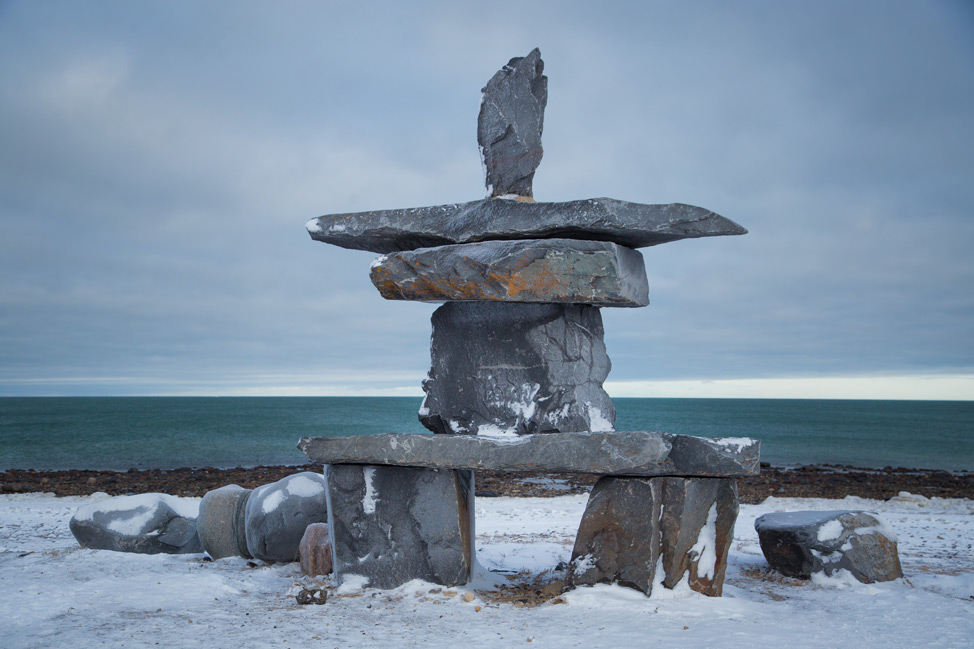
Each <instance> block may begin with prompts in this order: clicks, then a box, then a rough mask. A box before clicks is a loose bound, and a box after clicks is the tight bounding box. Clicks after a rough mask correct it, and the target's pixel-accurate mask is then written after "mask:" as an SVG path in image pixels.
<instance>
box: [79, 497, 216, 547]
mask: <svg viewBox="0 0 974 649" xmlns="http://www.w3.org/2000/svg"><path fill="white" fill-rule="evenodd" d="M197 511H198V510H197V506H196V503H195V502H187V501H185V500H183V499H180V498H176V497H175V496H169V495H167V494H159V493H146V494H139V495H137V496H117V497H115V498H111V499H109V500H104V501H100V502H95V503H91V504H89V505H84V506H82V507H79V508H78V511H77V512H76V513H75V515H74V516H73V517H72V518H71V521H70V523H69V527H70V528H71V533H72V534H74V538H75V539H77V540H78V543H80V544H81V545H82V546H84V547H86V548H93V549H96V550H116V551H118V552H138V553H141V554H160V553H166V554H194V553H197V552H202V551H203V546H202V545H201V544H200V539H199V536H198V535H197V533H196V514H197Z"/></svg>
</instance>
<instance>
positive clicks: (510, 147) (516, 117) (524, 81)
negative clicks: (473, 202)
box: [477, 48, 548, 196]
mask: <svg viewBox="0 0 974 649" xmlns="http://www.w3.org/2000/svg"><path fill="white" fill-rule="evenodd" d="M543 72H544V61H542V60H541V52H540V51H539V50H538V49H537V48H535V49H533V50H531V53H530V54H528V55H527V56H524V57H515V58H513V59H511V60H510V61H509V62H508V64H507V65H505V66H504V67H503V68H501V69H500V70H499V71H498V72H497V74H495V75H494V76H493V77H492V78H491V80H490V81H488V82H487V85H486V86H485V87H484V89H483V98H482V99H481V102H480V116H479V117H478V119H477V144H478V145H479V147H480V155H481V159H482V160H483V163H484V170H485V172H486V174H487V193H488V194H489V195H491V196H504V195H506V194H514V195H517V196H531V195H532V194H531V182H532V181H533V180H534V171H535V169H537V168H538V165H539V164H541V156H542V155H543V153H544V152H543V151H542V149H541V131H542V130H543V129H544V109H545V105H546V104H547V103H548V77H546V76H544V74H543Z"/></svg>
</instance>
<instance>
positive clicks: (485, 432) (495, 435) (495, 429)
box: [477, 424, 523, 444]
mask: <svg viewBox="0 0 974 649" xmlns="http://www.w3.org/2000/svg"><path fill="white" fill-rule="evenodd" d="M477 437H486V438H487V439H489V440H491V441H494V442H500V443H502V444H508V443H511V442H520V441H523V440H522V439H521V437H520V436H519V435H518V434H517V430H515V429H514V428H513V427H512V428H501V427H500V426H498V425H496V424H483V425H482V426H480V427H479V428H477Z"/></svg>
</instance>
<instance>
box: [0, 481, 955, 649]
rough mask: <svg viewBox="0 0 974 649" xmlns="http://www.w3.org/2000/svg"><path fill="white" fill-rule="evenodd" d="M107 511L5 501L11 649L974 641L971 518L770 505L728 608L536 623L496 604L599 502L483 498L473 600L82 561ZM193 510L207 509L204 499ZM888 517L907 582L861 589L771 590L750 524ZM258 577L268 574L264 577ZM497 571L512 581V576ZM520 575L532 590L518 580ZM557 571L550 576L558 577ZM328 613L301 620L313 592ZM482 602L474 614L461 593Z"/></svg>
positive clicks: (189, 565) (795, 583)
mask: <svg viewBox="0 0 974 649" xmlns="http://www.w3.org/2000/svg"><path fill="white" fill-rule="evenodd" d="M103 499H104V496H103V495H102V496H97V497H96V496H92V497H83V498H82V497H69V498H56V497H54V496H53V495H47V494H16V495H2V496H0V611H3V615H2V616H0V637H2V638H3V642H2V644H3V646H4V647H8V648H10V649H18V648H22V647H63V646H113V647H120V646H125V647H156V646H157V645H156V643H159V645H158V646H206V647H211V648H214V649H220V648H223V647H226V648H230V647H233V648H236V647H241V646H244V647H247V646H281V647H292V648H298V647H316V648H328V649H330V648H331V647H356V648H371V647H385V646H393V645H395V646H397V647H424V648H425V647H430V646H440V645H442V644H444V643H445V642H447V641H449V640H450V639H452V638H462V639H463V642H464V643H469V644H470V645H471V646H477V647H508V646H511V645H515V646H517V645H521V646H523V645H524V644H525V643H527V642H528V641H529V640H531V645H530V646H531V647H532V648H534V647H558V648H559V649H562V648H569V647H585V648H586V649H589V648H597V647H612V648H614V649H617V648H619V647H667V648H673V647H676V648H679V649H699V648H702V647H712V646H716V645H718V644H719V646H721V647H725V648H729V649H734V648H747V649H758V648H761V647H775V648H777V647H781V646H788V647H789V649H792V648H796V649H800V648H804V647H827V646H840V645H843V646H844V645H846V644H848V642H849V638H850V637H853V638H854V639H855V644H856V645H857V646H862V647H864V648H866V649H870V648H874V647H875V648H879V647H882V648H883V649H886V648H888V647H901V646H909V647H944V648H951V647H965V648H966V647H968V646H970V637H971V635H972V633H974V603H972V600H971V597H972V595H974V550H972V547H974V546H972V539H974V501H970V500H962V499H940V498H929V499H924V501H923V502H924V504H923V505H922V506H918V505H917V502H918V501H917V500H916V499H914V498H900V499H891V500H890V501H886V502H883V501H875V500H864V499H860V498H854V497H848V498H844V499H842V500H823V499H785V498H781V499H779V498H769V499H768V500H767V501H765V502H764V503H761V504H760V505H742V506H741V512H740V515H739V517H738V521H737V526H736V528H735V533H734V540H733V544H732V546H731V551H730V560H729V564H728V570H727V580H726V582H725V585H724V597H721V598H707V597H703V596H701V595H699V594H697V593H693V592H692V591H689V589H684V588H682V585H681V586H680V587H678V588H677V589H676V590H674V591H667V592H663V591H662V590H661V589H659V588H657V589H656V592H654V596H653V598H646V597H644V596H643V595H642V594H641V593H638V592H637V591H634V590H631V589H627V588H623V587H620V586H608V585H599V586H595V587H591V588H580V589H577V590H575V591H572V592H571V593H568V594H567V595H565V596H564V597H561V598H559V599H556V600H552V601H550V602H549V603H547V604H544V605H541V606H538V607H524V608H521V607H517V606H514V605H512V604H508V603H501V602H497V601H492V600H491V597H490V595H491V592H492V589H496V588H497V587H496V585H494V584H497V583H498V582H501V583H505V582H507V581H508V579H507V577H505V576H504V575H508V576H512V577H514V579H515V581H516V582H518V583H523V582H530V581H531V580H532V579H534V578H536V577H538V576H539V575H540V576H542V577H544V576H546V575H553V576H563V574H564V573H559V572H554V568H555V566H556V565H557V564H558V563H559V562H562V561H564V562H567V561H568V559H569V558H570V555H571V549H572V542H573V539H574V535H575V531H576V529H577V526H578V522H579V519H580V518H581V515H582V511H583V510H584V508H585V502H586V497H585V496H577V495H567V496H559V497H556V498H478V499H477V500H476V513H477V518H476V520H477V559H478V563H479V564H480V565H481V566H482V567H483V569H484V570H483V571H482V572H481V573H479V574H478V576H477V578H476V580H475V581H474V582H473V583H472V584H471V585H470V586H468V587H463V588H454V589H449V588H442V587H438V586H434V585H432V584H427V583H424V582H410V583H408V584H406V585H405V586H402V587H400V588H398V589H396V590H393V591H379V590H373V589H369V588H367V583H365V582H364V581H358V582H356V581H355V580H350V581H347V582H346V583H345V584H343V585H342V587H341V588H338V589H335V588H333V587H332V584H331V582H330V580H329V579H327V578H314V579H312V578H309V577H303V576H302V575H301V574H300V571H299V566H298V564H274V565H265V564H262V563H260V562H250V564H248V561H247V560H245V559H238V558H228V559H220V560H218V561H206V560H204V556H203V555H138V554H126V553H117V552H110V551H107V550H87V549H83V548H80V547H78V545H77V543H76V542H75V540H74V538H73V537H72V536H71V533H70V531H69V529H68V521H69V520H70V518H71V516H72V514H74V512H75V510H77V509H78V508H79V507H81V506H83V505H86V504H92V503H97V502H99V501H100V500H103ZM181 500H185V501H186V504H187V505H189V506H195V502H196V500H195V499H181ZM838 509H852V510H868V511H872V512H876V513H878V514H880V515H881V516H882V517H883V518H884V519H885V520H886V521H887V522H888V523H889V525H890V526H891V527H892V528H893V529H895V530H896V533H897V536H898V537H899V539H900V540H899V552H900V559H901V562H902V563H903V569H904V572H905V573H906V578H905V579H900V580H897V581H894V582H888V583H881V584H869V585H867V584H860V583H859V582H857V581H855V580H854V579H851V578H850V576H849V575H845V574H842V573H841V572H840V573H839V574H837V575H833V576H832V577H829V578H816V580H815V581H811V582H803V581H799V580H794V579H789V578H784V577H780V576H777V575H774V574H769V573H768V572H767V570H766V564H765V562H764V558H763V556H762V555H761V550H760V547H759V545H758V542H757V534H756V533H755V531H754V520H755V519H756V518H757V517H758V516H760V515H762V514H766V513H770V512H781V511H801V510H818V511H834V510H838ZM251 564H253V565H255V566H256V567H253V566H252V565H251ZM501 571H502V572H501ZM521 571H523V572H522V573H521V574H520V575H515V574H514V573H518V572H521ZM545 571H548V572H545ZM316 586H317V587H321V586H325V587H327V588H328V596H329V597H328V602H327V603H326V604H325V605H323V606H315V605H309V606H300V605H298V604H297V603H296V601H295V595H296V594H297V593H298V592H299V591H300V590H301V589H302V588H306V587H316ZM468 592H470V593H472V594H473V597H472V601H469V602H467V601H464V595H465V594H466V593H468Z"/></svg>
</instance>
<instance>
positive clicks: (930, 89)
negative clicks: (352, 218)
mask: <svg viewBox="0 0 974 649" xmlns="http://www.w3.org/2000/svg"><path fill="white" fill-rule="evenodd" d="M534 47H539V48H540V49H541V54H542V57H543V59H544V61H545V73H546V74H547V75H548V78H549V82H548V87H549V96H548V108H547V111H546V114H545V124H544V137H543V141H544V149H545V154H544V160H543V161H542V163H541V166H540V167H539V169H538V172H537V174H536V176H535V182H534V193H535V197H536V198H537V199H538V200H552V201H564V200H572V199H579V198H591V197H599V196H608V197H612V198H618V199H623V200H628V201H634V202H640V203H667V202H684V203H690V204H693V205H699V206H702V207H706V208H708V209H710V210H713V211H715V212H717V213H719V214H721V215H723V216H726V217H728V218H730V219H731V220H733V221H736V222H737V223H740V224H741V225H743V226H744V227H746V228H748V230H749V231H750V232H749V234H747V235H745V236H742V237H715V238H710V239H695V240H687V241H680V242H675V243H669V244H665V245H662V246H657V247H653V248H645V249H643V250H642V252H643V255H644V257H645V260H646V267H647V271H648V274H649V283H650V300H651V302H652V303H651V305H650V306H649V307H647V308H642V309H609V308H606V309H603V310H602V314H603V318H604V322H605V329H606V344H607V346H608V351H609V355H610V357H611V358H612V362H613V370H612V373H611V374H610V376H609V379H610V382H609V383H608V384H607V386H608V388H609V391H610V393H611V394H613V395H615V396H757V397H762V396H769V397H770V396H791V395H794V396H851V397H856V396H864V397H891V398H906V397H911V396H914V397H923V398H954V399H957V398H966V399H972V398H974V253H972V251H971V249H972V247H974V5H972V4H971V3H970V2H967V1H965V0H958V1H956V2H950V1H946V0H945V1H932V0H930V1H919V0H917V1H914V2H904V1H896V0H880V1H877V2H869V1H850V0H843V1H841V2H829V1H822V0H817V1H816V2H814V3H813V2H783V1H780V0H774V1H767V2H743V1H735V2H724V1H717V2H699V1H690V2H644V1H640V2H612V1H606V0H603V1H602V2H599V3H595V2H566V1H563V0H559V1H552V2H529V1H526V0H521V1H519V2H505V1H494V2H489V3H485V2H477V3H472V2H471V3H466V2H459V1H457V0H452V1H446V2H421V1H417V2H368V1H357V2H237V1H235V2H198V1H186V2H180V1H173V0H167V1H158V2H129V1H125V0H119V1H116V2H105V1H97V0H92V1H89V2H73V1H64V2H55V1H45V2H34V1H27V0H19V1H18V0H13V1H6V2H4V1H2V0H0V395H48V394H52V395H62V394H74V395H89V394H90V395H102V394H104V395H128V394H255V395H263V394H267V395H273V394H339V395H341V394H420V393H421V392H420V390H419V384H420V381H421V379H422V378H423V376H425V373H426V371H427V369H428V367H429V335H430V324H429V317H430V315H431V313H432V311H433V309H434V308H435V306H434V305H428V304H419V303H407V302H388V301H385V300H383V299H381V298H380V297H379V294H378V292H377V291H376V290H375V288H374V287H373V286H372V285H371V283H370V282H369V279H368V271H369V265H370V263H371V261H372V259H373V257H374V255H373V254H371V253H368V252H361V251H348V250H342V249H339V248H336V247H333V246H328V245H325V244H322V243H318V242H313V241H312V240H311V239H310V238H309V237H308V235H307V233H306V232H305V229H304V223H305V221H306V220H307V219H309V218H311V217H314V216H319V215H322V214H328V213H335V212H350V211H364V210H372V209H384V208H395V207H417V206H423V205H436V204H441V203H449V202H459V201H468V200H475V199H478V198H482V197H483V195H484V185H483V175H482V171H481V167H480V159H479V156H478V152H477V143H476V120H477V112H478V109H479V103H480V90H481V88H482V87H483V86H484V84H485V83H486V82H487V80H488V79H489V78H490V77H491V76H492V75H493V74H494V72H495V71H496V70H497V69H498V68H500V67H501V66H502V65H503V64H504V63H506V62H507V60H508V59H509V58H511V57H513V56H523V55H525V54H527V53H528V52H529V51H530V50H531V49H532V48H534Z"/></svg>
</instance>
